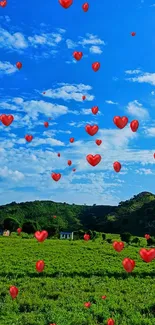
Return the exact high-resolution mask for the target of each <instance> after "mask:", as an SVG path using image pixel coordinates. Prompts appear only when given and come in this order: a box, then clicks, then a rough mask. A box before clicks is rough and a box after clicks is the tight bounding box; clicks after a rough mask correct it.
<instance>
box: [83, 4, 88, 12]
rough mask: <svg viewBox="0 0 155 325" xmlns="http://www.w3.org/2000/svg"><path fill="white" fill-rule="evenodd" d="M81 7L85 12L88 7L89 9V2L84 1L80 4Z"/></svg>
mask: <svg viewBox="0 0 155 325" xmlns="http://www.w3.org/2000/svg"><path fill="white" fill-rule="evenodd" d="M82 9H83V11H84V12H87V11H88V9H89V3H88V2H85V3H84V4H83V5H82Z"/></svg>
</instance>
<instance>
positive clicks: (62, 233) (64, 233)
mask: <svg viewBox="0 0 155 325" xmlns="http://www.w3.org/2000/svg"><path fill="white" fill-rule="evenodd" d="M72 233H73V231H60V234H61V235H70V234H72Z"/></svg>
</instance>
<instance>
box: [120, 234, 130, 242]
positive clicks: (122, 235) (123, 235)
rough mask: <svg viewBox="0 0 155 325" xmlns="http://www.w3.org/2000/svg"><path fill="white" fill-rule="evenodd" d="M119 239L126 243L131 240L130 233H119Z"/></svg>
mask: <svg viewBox="0 0 155 325" xmlns="http://www.w3.org/2000/svg"><path fill="white" fill-rule="evenodd" d="M120 237H121V240H122V241H125V242H126V243H129V242H130V240H131V234H130V233H129V232H124V233H123V234H121V235H120Z"/></svg>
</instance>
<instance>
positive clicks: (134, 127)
mask: <svg viewBox="0 0 155 325" xmlns="http://www.w3.org/2000/svg"><path fill="white" fill-rule="evenodd" d="M138 127H139V122H138V121H137V120H133V121H132V122H131V123H130V128H131V130H132V132H136V131H137V130H138Z"/></svg>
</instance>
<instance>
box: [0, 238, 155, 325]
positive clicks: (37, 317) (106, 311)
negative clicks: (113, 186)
mask: <svg viewBox="0 0 155 325" xmlns="http://www.w3.org/2000/svg"><path fill="white" fill-rule="evenodd" d="M109 236H110V235H109ZM113 238H114V239H116V240H117V239H119V237H118V236H113ZM141 247H146V241H145V240H143V239H142V245H141ZM139 249H140V247H135V246H129V247H125V248H124V250H123V251H122V252H120V253H117V252H116V251H115V250H114V249H113V247H112V244H108V243H106V242H104V243H101V240H97V241H96V242H92V241H89V242H84V241H74V242H70V241H61V240H46V241H45V242H44V243H38V242H37V241H36V239H21V238H11V237H10V238H2V237H1V238H0V325H49V324H52V323H56V324H57V325H97V324H107V319H108V318H113V319H114V320H115V324H116V325H155V260H153V261H152V262H151V263H145V262H143V261H142V259H141V258H140V256H139ZM125 257H130V258H132V259H134V260H135V261H136V267H135V269H134V270H133V272H132V273H130V274H128V273H126V271H125V270H124V268H123V266H122V260H123V259H124V258H125ZM38 260H44V262H45V264H46V266H45V270H44V271H43V272H42V273H37V271H36V269H35V264H36V262H37V261H38ZM11 285H14V286H17V287H18V289H19V294H18V296H17V298H16V299H14V300H12V298H11V296H10V294H9V288H10V286H11ZM103 295H106V296H107V298H106V299H105V300H103V299H102V296H103ZM88 301H90V302H91V303H92V305H91V307H90V308H86V307H84V303H85V302H88Z"/></svg>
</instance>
